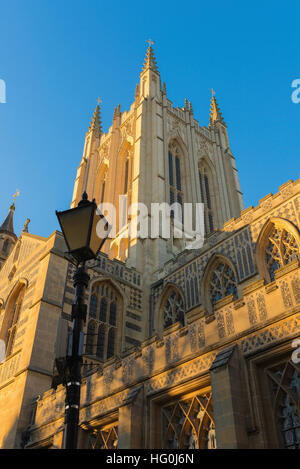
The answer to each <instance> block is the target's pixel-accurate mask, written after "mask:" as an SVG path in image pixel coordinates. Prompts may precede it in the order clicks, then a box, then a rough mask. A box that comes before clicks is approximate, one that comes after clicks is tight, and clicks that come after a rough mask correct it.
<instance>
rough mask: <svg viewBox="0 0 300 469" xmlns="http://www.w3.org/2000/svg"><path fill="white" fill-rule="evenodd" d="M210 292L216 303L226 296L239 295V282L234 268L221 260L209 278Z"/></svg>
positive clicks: (212, 300) (213, 301)
mask: <svg viewBox="0 0 300 469" xmlns="http://www.w3.org/2000/svg"><path fill="white" fill-rule="evenodd" d="M209 293H210V298H211V302H212V304H213V305H214V304H215V303H216V302H217V301H218V300H221V299H222V298H224V297H225V296H228V295H231V294H232V295H233V296H234V297H235V298H236V297H237V282H236V278H235V274H234V272H233V270H232V268H231V267H230V266H229V265H228V264H226V263H225V262H219V263H218V264H217V266H216V267H215V269H214V270H213V272H212V274H211V276H210V280H209Z"/></svg>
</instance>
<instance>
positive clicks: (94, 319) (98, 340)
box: [86, 282, 120, 361]
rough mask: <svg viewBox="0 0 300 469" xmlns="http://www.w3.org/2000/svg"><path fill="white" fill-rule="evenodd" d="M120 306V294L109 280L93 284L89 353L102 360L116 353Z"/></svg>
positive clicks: (88, 328)
mask: <svg viewBox="0 0 300 469" xmlns="http://www.w3.org/2000/svg"><path fill="white" fill-rule="evenodd" d="M119 308H120V298H119V295H118V293H117V292H116V290H115V289H114V288H113V287H112V286H111V284H110V283H109V282H98V283H96V284H94V285H93V287H92V294H91V298H90V307H89V318H88V325H87V340H86V354H87V355H91V356H94V357H96V358H98V359H99V360H102V361H105V360H107V359H109V358H111V357H113V356H114V355H115V353H116V347H117V326H118V321H119Z"/></svg>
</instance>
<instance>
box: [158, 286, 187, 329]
mask: <svg viewBox="0 0 300 469" xmlns="http://www.w3.org/2000/svg"><path fill="white" fill-rule="evenodd" d="M163 321H164V329H166V328H167V327H169V326H171V325H172V324H175V323H176V322H178V321H179V322H181V324H182V325H184V302H183V298H182V296H181V294H180V293H179V291H178V290H175V289H172V290H171V292H170V293H169V294H168V296H167V297H166V299H165V300H164V302H163Z"/></svg>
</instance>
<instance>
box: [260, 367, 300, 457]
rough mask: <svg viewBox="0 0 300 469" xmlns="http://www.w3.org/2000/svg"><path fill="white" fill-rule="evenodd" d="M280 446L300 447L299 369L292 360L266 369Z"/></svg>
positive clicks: (287, 447) (288, 447)
mask: <svg viewBox="0 0 300 469" xmlns="http://www.w3.org/2000/svg"><path fill="white" fill-rule="evenodd" d="M267 376H268V380H269V385H270V389H271V393H272V398H271V405H272V407H273V412H274V416H275V420H276V423H277V429H278V433H279V434H280V440H281V442H282V444H281V446H282V447H284V448H286V449H300V408H299V403H300V371H299V367H298V366H297V365H295V364H294V363H293V362H292V361H288V362H284V363H282V364H278V365H277V366H274V367H273V368H270V369H268V370H267Z"/></svg>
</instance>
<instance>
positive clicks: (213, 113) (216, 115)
mask: <svg viewBox="0 0 300 469" xmlns="http://www.w3.org/2000/svg"><path fill="white" fill-rule="evenodd" d="M210 91H211V92H212V98H211V102H210V116H209V127H212V126H213V125H214V124H215V123H216V122H220V123H221V124H223V125H225V127H226V124H225V121H224V118H223V116H222V113H221V111H220V108H219V105H218V103H217V100H216V96H215V95H216V93H215V91H214V89H211V90H210Z"/></svg>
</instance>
